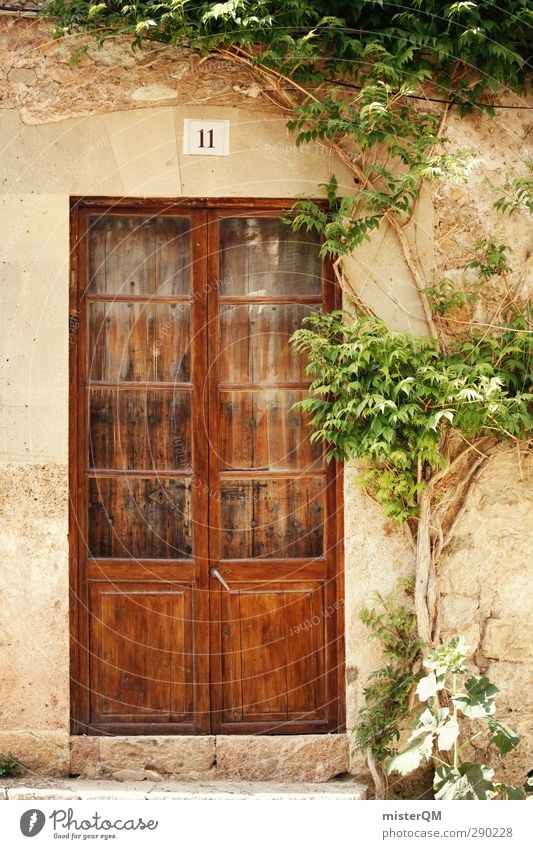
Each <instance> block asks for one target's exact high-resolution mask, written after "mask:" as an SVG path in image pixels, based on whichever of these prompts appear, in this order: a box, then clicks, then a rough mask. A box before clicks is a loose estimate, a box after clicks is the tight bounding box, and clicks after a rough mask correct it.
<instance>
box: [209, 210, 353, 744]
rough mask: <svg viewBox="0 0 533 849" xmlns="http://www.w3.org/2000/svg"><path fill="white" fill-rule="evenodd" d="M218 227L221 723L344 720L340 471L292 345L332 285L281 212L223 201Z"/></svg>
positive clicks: (332, 725)
mask: <svg viewBox="0 0 533 849" xmlns="http://www.w3.org/2000/svg"><path fill="white" fill-rule="evenodd" d="M209 239H210V244H211V245H217V250H212V251H210V255H209V256H210V267H209V273H210V278H211V279H216V280H220V281H221V286H220V287H218V289H217V290H215V291H214V292H213V293H212V296H211V298H210V300H209V304H208V308H209V338H210V346H209V351H208V355H209V378H210V382H209V402H210V411H211V412H210V423H211V424H210V438H211V442H212V445H213V450H212V451H211V452H210V457H209V464H210V465H209V480H210V487H211V491H212V493H213V495H214V497H213V498H212V500H211V512H210V567H211V568H210V579H211V583H210V587H211V599H210V600H211V623H212V628H211V646H212V652H211V653H212V658H213V667H212V671H211V679H212V681H213V685H212V688H211V709H212V728H213V730H214V731H216V732H218V733H237V732H239V733H265V734H287V733H297V732H299V733H301V732H305V731H307V732H314V733H317V732H321V731H336V730H338V729H339V727H340V724H341V721H340V712H341V707H340V703H339V688H338V673H339V658H340V653H339V644H338V634H339V633H340V631H341V629H340V628H339V626H340V618H341V615H342V610H341V609H340V605H339V596H338V595H337V593H338V584H337V575H338V567H339V563H338V552H337V549H336V546H337V538H338V526H337V516H336V507H335V504H336V491H337V485H338V481H337V476H336V470H335V469H334V468H333V467H331V466H330V467H327V466H326V463H325V461H324V457H323V451H322V450H321V448H320V447H318V446H316V445H312V444H311V442H310V439H309V436H310V432H309V427H308V423H307V421H306V417H305V416H304V415H303V414H302V412H301V411H299V410H298V409H294V404H295V402H296V401H298V400H300V399H301V398H303V397H305V394H306V390H307V387H308V386H309V383H310V378H309V376H308V375H307V373H306V362H305V360H304V358H303V357H302V356H300V355H299V354H298V353H297V352H296V351H295V350H294V348H293V347H292V346H291V345H290V337H291V335H292V333H293V332H294V331H295V330H296V329H297V328H298V327H299V326H300V325H301V322H302V320H303V318H304V317H305V316H306V315H308V314H309V313H311V312H312V311H314V310H322V309H331V308H332V307H333V299H332V290H331V287H330V286H328V284H327V282H326V280H325V278H324V274H323V268H322V263H321V260H320V257H319V246H318V245H317V244H316V243H313V240H312V238H311V237H309V236H301V235H300V234H298V235H295V234H293V233H292V232H291V231H290V229H289V228H288V227H287V225H284V224H282V223H281V222H280V220H279V215H274V214H273V215H270V216H268V215H264V214H263V215H262V216H261V217H259V216H257V215H254V214H253V213H252V214H250V213H249V214H246V213H245V212H241V213H239V215H238V216H237V215H235V214H231V213H229V212H220V213H218V214H217V213H213V214H212V215H211V216H210V223H209ZM328 610H329V613H328Z"/></svg>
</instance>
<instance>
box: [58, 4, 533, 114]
mask: <svg viewBox="0 0 533 849" xmlns="http://www.w3.org/2000/svg"><path fill="white" fill-rule="evenodd" d="M47 14H49V15H52V16H54V17H56V19H57V22H58V29H59V31H60V32H65V31H68V32H72V31H80V30H91V31H97V32H98V33H99V34H100V35H101V36H106V35H115V34H117V33H118V32H120V33H124V34H128V35H131V36H133V37H134V39H135V42H136V44H138V45H141V44H142V43H143V42H144V41H156V42H161V43H164V44H175V45H180V46H188V47H192V48H193V49H199V50H202V51H208V50H212V49H213V48H215V47H220V46H227V45H229V44H238V45H241V46H245V47H250V46H252V45H258V46H259V48H260V49H259V51H258V53H257V61H259V62H264V63H265V64H269V63H270V64H275V65H276V66H279V67H283V68H284V69H285V71H290V73H291V74H292V75H294V74H295V73H297V75H298V76H299V78H300V79H303V80H309V79H310V78H313V79H314V80H315V81H316V80H317V79H325V78H330V77H331V76H334V77H336V78H338V79H341V78H342V79H345V78H346V77H351V78H353V77H356V76H357V77H361V74H362V75H363V76H362V79H363V82H364V81H365V79H366V78H371V79H374V80H382V79H386V80H388V81H389V82H392V83H393V84H395V85H398V82H399V81H400V80H402V81H404V80H409V79H410V78H411V79H420V78H424V77H428V76H432V75H434V69H435V67H438V69H439V71H438V73H439V75H440V76H442V83H443V84H445V83H446V80H447V79H448V78H449V76H450V73H451V72H452V70H453V69H454V67H455V66H456V64H457V62H460V63H462V64H463V65H464V66H465V67H469V68H471V69H475V70H476V74H477V81H476V83H475V85H474V87H472V83H471V82H470V83H468V84H467V83H466V82H465V83H464V86H463V88H461V87H459V89H458V90H457V96H458V97H459V98H460V97H461V95H462V96H464V97H465V99H466V100H467V101H471V100H472V99H474V98H477V97H479V96H481V95H482V94H484V93H485V92H486V91H487V90H489V89H492V90H496V89H497V88H498V87H499V86H500V85H501V84H504V85H507V86H511V87H520V86H522V85H523V83H524V71H525V68H526V62H527V57H528V56H529V45H530V33H531V26H532V25H533V11H532V10H531V6H530V4H529V3H528V0H500V2H499V3H497V4H496V3H493V2H489V0H478V2H472V1H471V0H469V1H468V2H460V3H442V2H438V0H390V1H389V2H385V0H349V2H347V0H228V2H222V3H201V2H200V3H197V2H192V0H163V1H162V2H161V0H144V2H143V0H133V2H132V0H104V2H100V3H99V2H96V3H95V2H92V0H52V2H51V3H50V4H49V5H48V6H47Z"/></svg>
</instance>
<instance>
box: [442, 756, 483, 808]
mask: <svg viewBox="0 0 533 849" xmlns="http://www.w3.org/2000/svg"><path fill="white" fill-rule="evenodd" d="M493 777H494V770H493V769H489V768H488V767H486V766H483V764H476V763H464V764H462V765H461V766H460V767H459V768H457V767H450V766H448V765H447V764H445V765H442V766H439V767H438V768H437V770H436V771H435V778H434V781H433V789H434V790H435V799H438V800H439V801H449V800H452V799H484V800H487V799H492V798H493V796H494V795H495V793H496V791H495V787H494V784H493V782H492V779H493Z"/></svg>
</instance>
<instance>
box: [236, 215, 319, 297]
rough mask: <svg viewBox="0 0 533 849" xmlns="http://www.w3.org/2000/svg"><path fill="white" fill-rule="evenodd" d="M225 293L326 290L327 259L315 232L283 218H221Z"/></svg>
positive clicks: (316, 292)
mask: <svg viewBox="0 0 533 849" xmlns="http://www.w3.org/2000/svg"><path fill="white" fill-rule="evenodd" d="M220 280H221V289H220V294H221V295H247V296H249V297H262V296H264V295H290V296H293V295H300V296H302V295H320V294H321V291H322V270H321V261H320V257H319V255H318V251H317V250H316V240H315V238H314V236H313V234H312V233H306V232H304V231H301V232H300V233H293V232H292V231H291V229H290V228H289V227H288V226H287V225H286V224H283V223H282V222H281V221H280V220H279V218H258V217H255V216H250V217H246V218H244V217H241V218H232V217H228V218H223V219H222V220H221V221H220Z"/></svg>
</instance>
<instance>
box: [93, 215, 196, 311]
mask: <svg viewBox="0 0 533 849" xmlns="http://www.w3.org/2000/svg"><path fill="white" fill-rule="evenodd" d="M89 227H90V231H89V291H90V292H91V294H107V293H112V294H116V295H130V296H131V295H141V296H142V295H158V296H161V295H169V296H187V295H189V294H190V292H191V273H192V236H191V228H190V219H189V217H188V216H184V217H182V218H175V217H173V218H168V217H163V216H156V217H152V218H145V217H139V216H127V215H124V216H116V215H113V216H111V215H104V216H101V217H98V218H96V217H93V218H91V219H90V222H89Z"/></svg>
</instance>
